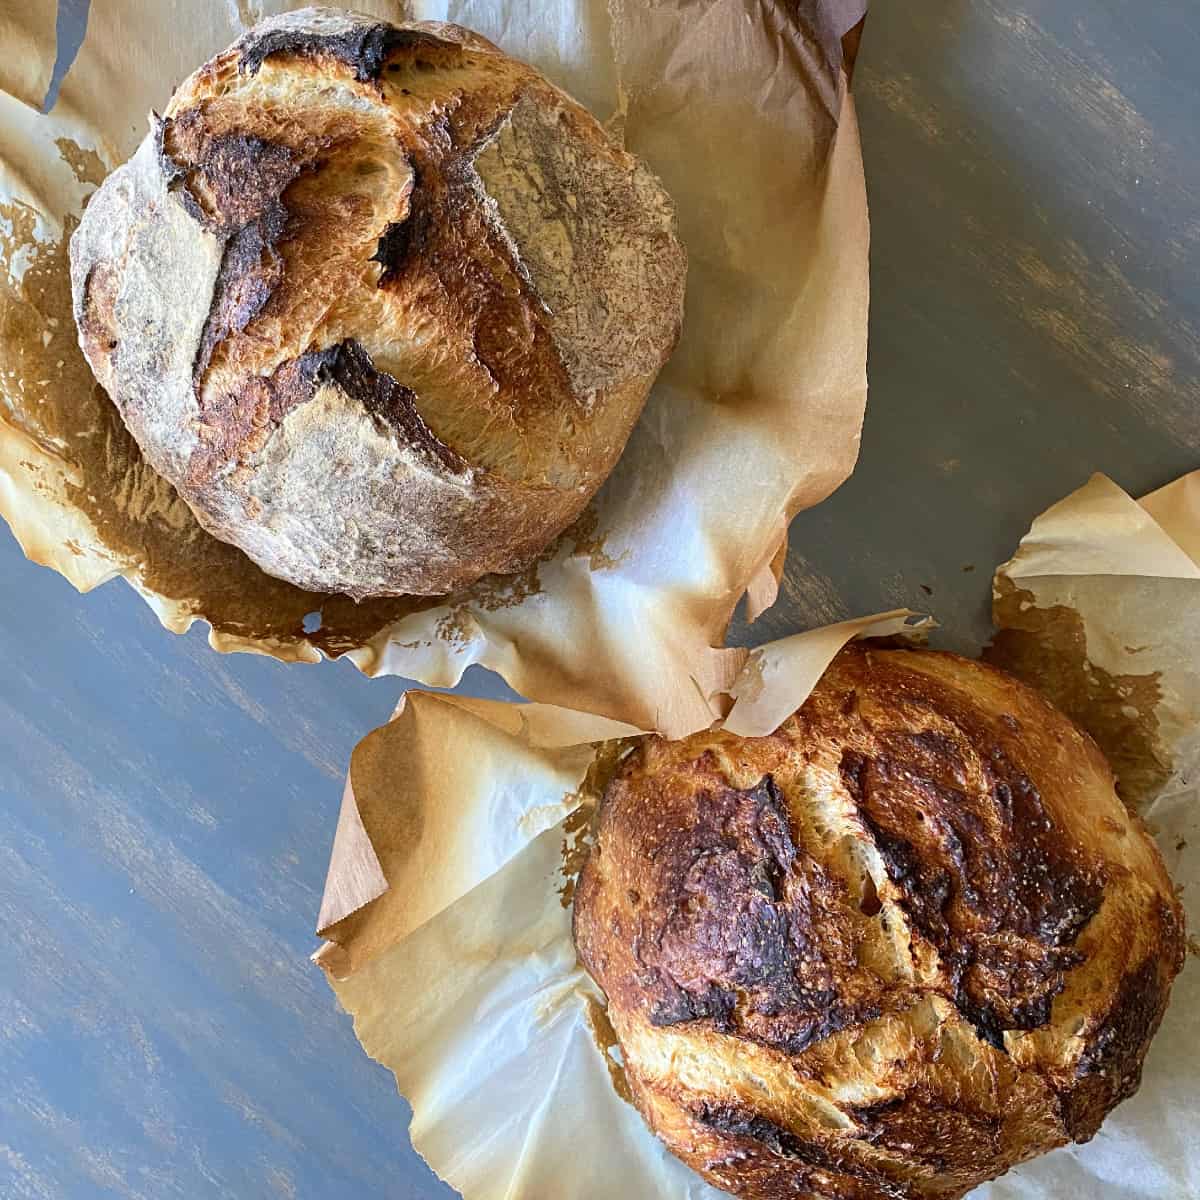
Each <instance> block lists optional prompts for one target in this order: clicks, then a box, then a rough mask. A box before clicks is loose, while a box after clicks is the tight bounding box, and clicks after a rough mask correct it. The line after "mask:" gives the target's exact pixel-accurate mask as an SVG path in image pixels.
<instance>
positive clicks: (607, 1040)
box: [586, 996, 633, 1104]
mask: <svg viewBox="0 0 1200 1200" xmlns="http://www.w3.org/2000/svg"><path fill="white" fill-rule="evenodd" d="M586 1019H587V1024H588V1029H590V1030H591V1033H592V1039H593V1040H594V1041H595V1043H596V1049H597V1050H599V1051H600V1055H601V1057H602V1058H603V1059H604V1065H605V1066H606V1067H607V1068H608V1078H609V1080H610V1081H611V1082H612V1085H613V1091H614V1092H616V1093H617V1095H618V1096H620V1097H621V1099H622V1100H624V1101H625V1103H626V1104H632V1103H633V1092H632V1091H631V1090H630V1087H629V1079H628V1077H627V1076H626V1074H625V1068H624V1066H622V1064H621V1062H620V1061H619V1060H618V1059H617V1058H616V1056H615V1053H620V1050H621V1043H620V1040H619V1039H618V1038H617V1031H616V1030H615V1029H614V1028H613V1027H612V1022H611V1021H610V1020H609V1019H608V1009H607V1008H606V1007H605V1006H604V1005H603V1004H601V1003H600V1001H599V1000H597V999H596V997H595V996H588V997H587V1010H586ZM614 1052H615V1053H614Z"/></svg>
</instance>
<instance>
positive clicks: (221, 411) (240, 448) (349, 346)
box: [191, 339, 468, 483]
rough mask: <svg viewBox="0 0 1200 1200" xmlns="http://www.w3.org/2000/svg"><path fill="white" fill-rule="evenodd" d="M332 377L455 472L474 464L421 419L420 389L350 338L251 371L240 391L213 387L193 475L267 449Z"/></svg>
mask: <svg viewBox="0 0 1200 1200" xmlns="http://www.w3.org/2000/svg"><path fill="white" fill-rule="evenodd" d="M329 383H333V384H336V385H337V386H338V387H339V388H341V390H342V391H343V392H345V394H346V395H347V396H349V397H350V398H351V399H352V400H355V401H357V402H358V403H359V404H361V405H362V407H363V408H364V409H365V410H366V411H367V412H368V413H369V414H370V415H371V417H372V418H373V419H374V421H375V423H376V426H377V427H378V428H379V429H380V430H381V432H391V433H394V434H395V435H396V436H397V438H398V439H399V440H400V442H401V443H402V444H404V445H407V446H409V447H411V448H413V449H414V450H415V451H416V452H417V453H418V454H420V455H421V456H422V457H424V458H425V459H426V460H427V461H429V462H430V463H431V464H437V465H438V466H440V467H442V468H445V469H446V470H449V471H452V472H455V473H461V472H463V471H466V470H468V464H467V463H466V462H464V461H463V459H462V458H460V457H459V455H457V454H456V453H455V452H454V451H453V450H452V449H451V448H450V447H449V446H447V445H446V444H445V443H444V442H442V441H439V439H438V438H437V437H436V436H435V435H434V433H433V432H432V431H431V430H430V428H429V427H428V426H427V425H426V424H425V422H424V421H423V420H422V418H421V415H420V413H419V411H418V410H417V402H416V393H415V392H413V391H412V389H411V388H407V387H405V386H404V385H403V384H402V383H400V381H399V380H397V379H396V378H394V377H393V376H392V375H389V374H388V373H387V372H386V371H380V370H377V369H376V367H375V365H374V363H373V362H372V361H371V356H370V355H369V354H368V353H367V352H366V350H364V349H363V347H362V346H361V345H360V344H359V343H358V342H356V341H354V340H352V339H351V340H347V341H344V342H339V343H338V344H337V345H336V346H329V347H327V348H325V349H323V350H310V351H308V352H307V353H305V354H302V355H300V356H299V357H297V358H293V359H289V360H288V361H287V362H285V363H283V364H281V365H280V366H279V367H277V368H276V369H275V371H273V372H272V373H271V374H270V375H267V376H251V377H249V378H247V379H246V381H245V382H244V384H243V386H242V387H241V388H239V389H237V390H236V391H234V392H227V393H224V394H221V395H217V394H209V395H208V397H207V402H206V404H205V407H204V410H203V419H202V425H201V430H202V432H201V443H202V449H201V450H200V451H199V452H198V453H197V454H195V455H194V456H193V459H192V466H191V480H192V482H193V483H201V482H203V481H204V480H206V479H208V478H210V477H211V476H212V474H213V473H214V472H215V471H217V470H219V469H220V468H221V467H222V466H223V465H224V464H226V463H228V462H231V461H244V460H245V458H246V457H248V456H249V455H252V454H253V453H255V452H256V451H257V450H259V449H261V448H262V446H263V445H265V443H266V440H267V438H268V437H269V436H270V434H271V433H272V432H274V430H276V429H277V428H278V427H279V425H280V424H281V423H282V422H283V420H284V418H285V417H286V416H287V415H288V413H290V412H291V411H292V410H293V409H294V408H297V407H298V406H299V405H301V404H304V403H307V402H308V401H309V400H311V399H312V398H313V396H315V395H316V393H317V391H318V390H319V389H320V388H321V387H322V386H323V385H325V384H329Z"/></svg>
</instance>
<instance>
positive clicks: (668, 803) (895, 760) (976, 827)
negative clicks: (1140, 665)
mask: <svg viewBox="0 0 1200 1200" xmlns="http://www.w3.org/2000/svg"><path fill="white" fill-rule="evenodd" d="M574 919H575V937H576V944H577V946H578V948H579V953H580V957H581V959H582V960H583V962H584V964H585V965H586V967H587V968H588V970H589V971H590V972H591V973H592V975H593V977H594V978H595V979H596V980H597V982H598V983H599V984H600V986H601V987H602V988H603V989H604V991H605V993H606V995H607V997H608V1003H609V1016H610V1019H611V1021H612V1024H613V1027H614V1029H615V1030H616V1033H617V1035H618V1037H619V1039H620V1042H621V1046H622V1051H623V1056H624V1062H625V1067H626V1073H627V1075H628V1078H629V1082H630V1086H631V1089H632V1093H633V1096H634V1098H635V1100H636V1102H637V1104H638V1106H639V1108H640V1109H641V1110H642V1112H643V1114H644V1115H645V1116H646V1118H647V1120H648V1121H649V1123H650V1125H651V1127H652V1128H653V1129H654V1130H655V1131H656V1132H657V1133H658V1134H659V1136H660V1137H662V1138H663V1139H664V1140H665V1141H666V1143H667V1145H668V1146H669V1147H670V1148H671V1149H672V1150H673V1151H674V1152H675V1153H676V1154H678V1155H679V1156H680V1157H681V1158H683V1159H684V1161H686V1162H688V1163H689V1164H690V1165H691V1166H693V1167H694V1168H695V1169H696V1170H698V1171H699V1172H700V1173H701V1174H703V1175H705V1176H706V1177H707V1178H708V1179H710V1180H711V1181H712V1182H713V1183H714V1184H716V1185H717V1186H718V1187H722V1188H725V1189H726V1190H728V1191H731V1192H733V1193H734V1194H736V1195H739V1196H743V1197H746V1198H748V1200H771V1198H773V1197H782V1196H789V1197H791V1196H797V1195H800V1196H804V1195H809V1196H822V1197H842V1198H845V1200H860V1198H861V1200H875V1198H877V1197H957V1196H961V1195H962V1194H963V1193H965V1192H966V1191H968V1190H969V1189H970V1188H972V1187H974V1186H976V1185H977V1184H978V1183H981V1182H983V1181H984V1180H986V1179H989V1178H992V1177H993V1176H995V1175H998V1174H1000V1173H1002V1172H1003V1171H1005V1170H1007V1169H1008V1168H1009V1167H1011V1166H1012V1165H1014V1164H1015V1163H1017V1162H1019V1161H1021V1160H1022V1159H1024V1158H1028V1157H1030V1156H1032V1155H1034V1154H1038V1153H1041V1152H1043V1151H1045V1150H1048V1149H1051V1148H1052V1147H1054V1146H1056V1145H1061V1144H1063V1143H1065V1142H1067V1141H1070V1140H1086V1139H1087V1138H1089V1137H1091V1136H1092V1135H1093V1134H1094V1133H1095V1131H1096V1129H1097V1128H1098V1126H1099V1123H1100V1121H1101V1120H1102V1119H1103V1116H1104V1115H1105V1113H1107V1112H1108V1110H1109V1109H1110V1108H1111V1107H1112V1106H1113V1105H1114V1104H1116V1103H1117V1102H1119V1101H1120V1100H1122V1099H1124V1098H1125V1097H1126V1096H1128V1095H1130V1094H1132V1092H1133V1091H1134V1090H1136V1087H1137V1085H1138V1081H1139V1076H1140V1070H1141V1064H1142V1060H1143V1059H1144V1057H1145V1053H1146V1050H1147V1048H1148V1046H1149V1042H1150V1039H1151V1037H1152V1036H1153V1034H1154V1032H1155V1030H1156V1029H1157V1027H1158V1023H1159V1021H1160V1020H1161V1017H1162V1013H1163V1010H1164V1008H1165V1005H1166V1001H1167V996H1168V993H1169V989H1170V984H1171V981H1172V979H1173V978H1174V976H1175V974H1176V973H1177V972H1178V970H1179V969H1180V966H1181V965H1182V952H1183V926H1182V915H1181V910H1180V908H1179V905H1178V902H1177V900H1176V897H1175V895H1174V892H1173V890H1172V888H1171V884H1170V881H1169V879H1168V877H1167V875H1166V873H1165V870H1164V868H1163V866H1162V862H1161V859H1160V858H1159V856H1158V854H1157V851H1156V849H1155V848H1154V846H1153V843H1152V842H1151V841H1150V839H1149V838H1148V837H1147V835H1146V834H1145V832H1144V830H1143V829H1142V828H1141V826H1140V824H1139V823H1138V822H1137V821H1136V819H1134V818H1132V817H1131V816H1130V815H1129V814H1128V813H1127V812H1126V810H1125V809H1124V807H1123V806H1122V805H1121V803H1120V801H1119V800H1118V798H1117V796H1116V794H1115V792H1114V790H1113V784H1112V775H1111V772H1110V771H1109V769H1108V766H1107V764H1106V763H1105V762H1104V759H1103V757H1102V756H1101V755H1100V753H1099V752H1098V751H1097V749H1096V747H1095V746H1094V744H1093V743H1092V742H1091V741H1090V739H1088V738H1087V737H1086V736H1085V735H1084V734H1082V733H1081V732H1080V731H1079V730H1077V729H1076V728H1075V727H1074V726H1073V725H1071V724H1070V722H1069V721H1067V719H1066V718H1065V717H1063V716H1062V715H1061V714H1059V713H1058V712H1057V711H1055V710H1054V709H1053V708H1051V706H1050V705H1049V704H1048V703H1047V702H1046V701H1045V700H1043V699H1042V698H1041V697H1040V696H1039V695H1038V694H1037V693H1036V692H1034V691H1032V690H1031V689H1029V688H1027V687H1025V686H1024V685H1022V684H1020V683H1018V682H1017V681H1016V680H1014V679H1012V678H1011V677H1009V676H1006V675H1004V674H1003V673H1002V672H999V671H996V670H995V669H993V668H990V667H986V666H984V665H982V664H980V663H974V662H969V661H967V660H965V659H961V658H957V657H955V656H953V655H948V654H938V653H933V652H925V651H906V650H885V649H879V648H872V647H868V646H863V645H852V646H850V647H848V648H847V649H845V650H844V651H843V652H842V653H841V654H840V655H839V656H838V657H837V658H836V659H835V660H834V662H833V663H832V664H831V666H830V668H829V670H828V671H827V672H826V674H825V676H824V677H823V678H822V680H821V681H820V683H819V684H818V686H817V688H816V689H815V690H814V692H813V694H812V695H811V697H810V698H809V700H808V701H807V703H806V704H805V705H804V706H803V707H802V708H801V709H800V711H799V712H797V713H796V714H795V715H794V716H793V717H791V718H789V719H788V721H786V722H785V723H784V724H783V726H782V727H781V728H780V729H779V730H778V731H776V733H774V734H773V735H771V736H770V737H765V738H753V739H739V738H735V737H733V736H732V735H728V734H725V733H721V732H711V733H703V734H697V735H694V736H693V737H691V738H687V739H685V740H683V741H681V742H674V743H671V742H665V741H662V740H661V739H648V740H647V741H646V742H645V743H643V745H642V746H641V747H639V748H638V749H637V750H636V751H635V752H633V753H632V754H631V755H630V756H629V757H628V758H627V759H626V760H625V762H624V763H623V764H622V766H621V769H620V771H619V773H618V775H617V776H616V778H615V779H614V780H613V782H612V784H611V785H610V787H609V789H608V791H607V793H606V795H605V799H604V802H603V804H602V805H601V809H600V814H599V818H598V830H597V839H596V845H595V847H594V849H593V852H592V855H591V857H590V858H589V861H588V863H587V865H586V867H585V869H584V871H583V874H582V876H581V878H580V882H579V886H578V889H577V891H576V897H575V918H574Z"/></svg>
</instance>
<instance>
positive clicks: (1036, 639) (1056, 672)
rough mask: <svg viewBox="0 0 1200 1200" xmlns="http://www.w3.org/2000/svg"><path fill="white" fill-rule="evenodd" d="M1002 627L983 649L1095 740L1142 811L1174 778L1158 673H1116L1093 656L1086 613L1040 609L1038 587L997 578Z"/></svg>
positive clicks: (1125, 794)
mask: <svg viewBox="0 0 1200 1200" xmlns="http://www.w3.org/2000/svg"><path fill="white" fill-rule="evenodd" d="M997 589H998V590H997V595H996V598H995V602H994V605H993V615H994V619H995V623H996V628H997V630H998V632H997V633H996V635H995V637H994V638H993V639H992V643H991V645H990V646H988V647H987V649H986V650H985V651H984V653H983V658H984V660H985V661H986V662H989V663H991V664H992V665H993V666H997V667H1001V668H1003V669H1004V670H1006V671H1009V672H1011V673H1012V674H1013V675H1015V676H1017V678H1018V679H1023V680H1024V681H1025V682H1026V683H1029V684H1031V685H1033V686H1034V687H1036V688H1037V689H1038V690H1039V691H1040V692H1041V693H1042V694H1043V695H1044V696H1046V697H1047V698H1048V699H1049V700H1050V702H1051V703H1052V704H1054V705H1056V706H1057V707H1058V708H1060V709H1061V710H1062V711H1063V712H1065V713H1066V714H1067V716H1069V717H1070V718H1071V719H1072V720H1073V721H1074V722H1075V723H1076V724H1077V725H1079V726H1080V727H1081V728H1082V729H1084V730H1085V731H1086V732H1087V733H1089V734H1091V736H1092V737H1093V738H1094V739H1095V741H1096V743H1097V745H1099V747H1100V749H1101V750H1102V751H1103V752H1104V754H1105V756H1106V757H1107V759H1108V761H1109V763H1110V765H1111V766H1112V769H1113V773H1114V774H1115V775H1116V780H1117V792H1118V793H1119V794H1120V796H1121V799H1122V800H1124V801H1125V804H1126V805H1127V806H1128V807H1129V808H1131V809H1133V810H1134V811H1137V810H1138V809H1140V808H1141V807H1142V806H1143V805H1144V804H1146V803H1148V802H1149V801H1150V800H1151V799H1153V797H1155V796H1156V795H1157V794H1158V793H1159V792H1160V791H1161V790H1162V787H1163V785H1164V784H1165V783H1166V782H1167V781H1168V780H1169V779H1170V778H1171V773H1172V763H1171V761H1170V759H1169V757H1168V755H1167V753H1166V749H1165V747H1164V746H1163V744H1162V739H1161V737H1160V734H1159V719H1158V704H1159V701H1160V700H1161V699H1162V688H1161V685H1160V682H1159V672H1157V671H1151V672H1148V673H1147V674H1144V675H1113V674H1110V673H1109V672H1108V671H1105V670H1104V669H1103V668H1101V667H1098V666H1096V665H1095V664H1094V663H1092V662H1090V661H1089V660H1088V656H1087V632H1086V630H1085V628H1084V624H1083V618H1082V617H1080V615H1079V614H1078V613H1077V612H1076V611H1075V610H1074V609H1073V608H1067V607H1066V606H1064V605H1057V604H1056V605H1052V606H1050V607H1048V608H1038V607H1037V606H1036V602H1035V598H1034V595H1033V593H1032V592H1029V591H1026V590H1024V589H1021V588H1018V587H1017V586H1016V585H1015V584H1014V583H1012V581H1011V580H1008V579H1005V578H1003V577H1000V578H998V579H997Z"/></svg>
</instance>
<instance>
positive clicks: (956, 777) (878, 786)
mask: <svg viewBox="0 0 1200 1200" xmlns="http://www.w3.org/2000/svg"><path fill="white" fill-rule="evenodd" d="M913 686H916V685H915V681H914V684H913ZM906 698H907V699H909V700H910V701H916V702H917V703H920V704H923V705H926V706H927V707H928V708H929V710H930V711H931V712H933V713H935V714H936V716H937V717H938V718H940V719H945V720H949V722H951V724H952V725H953V726H954V727H956V728H957V729H958V730H959V731H960V732H961V734H962V737H963V742H964V743H965V744H966V746H968V747H969V748H970V751H971V752H972V753H973V754H975V755H977V756H978V758H979V761H980V762H981V764H982V770H983V774H984V777H985V780H986V791H985V793H984V794H982V795H981V794H979V791H978V789H977V788H975V787H973V786H972V784H971V783H970V781H969V780H968V778H967V773H966V764H965V762H964V759H963V756H962V753H961V752H960V749H959V745H958V742H957V739H956V738H955V737H954V736H952V735H948V734H946V733H941V732H937V731H930V732H919V733H912V732H908V731H904V730H888V729H875V730H873V736H874V744H875V745H876V746H877V747H878V748H879V749H878V751H877V752H876V753H873V754H870V755H867V754H863V753H859V752H857V751H853V750H847V751H846V752H845V753H844V754H843V756H842V760H841V764H840V766H841V775H842V779H843V782H844V783H845V785H846V788H847V790H848V791H849V793H850V795H851V797H852V798H853V800H854V802H855V804H856V806H857V808H858V811H859V814H860V816H861V818H862V820H863V823H864V824H865V825H866V827H867V829H868V830H869V831H870V833H871V835H872V837H873V839H874V841H875V845H876V847H877V849H878V851H879V853H880V856H881V858H882V859H883V862H884V866H885V868H886V870H887V873H888V878H889V879H890V880H891V881H892V883H893V884H894V885H895V886H896V887H897V888H898V889H899V891H900V893H901V896H902V900H901V904H902V906H903V908H904V910H905V912H906V913H907V915H908V917H909V919H910V920H911V922H912V924H913V926H914V928H915V929H916V930H917V932H918V933H919V934H920V935H921V936H922V937H923V938H925V939H926V940H927V941H928V942H930V943H931V944H932V945H933V946H934V947H935V948H936V950H937V952H938V955H939V958H940V961H941V964H942V967H943V969H944V970H945V971H946V973H947V975H948V977H949V980H950V989H951V994H950V998H951V999H952V1000H953V1001H954V1003H955V1005H956V1006H957V1007H958V1009H959V1011H960V1012H961V1013H962V1014H963V1016H964V1017H965V1018H966V1019H967V1020H968V1021H970V1022H971V1024H972V1025H973V1026H974V1027H975V1029H976V1031H977V1032H978V1033H979V1035H980V1036H981V1037H982V1038H984V1039H985V1040H986V1041H988V1042H989V1043H990V1044H991V1045H993V1046H995V1047H996V1048H997V1049H1000V1050H1003V1049H1004V1032H1005V1031H1006V1030H1010V1029H1012V1030H1016V1029H1019V1030H1029V1029H1036V1028H1038V1027H1040V1026H1042V1025H1045V1024H1046V1023H1047V1022H1048V1021H1049V1020H1050V1012H1051V1005H1052V1003H1053V1000H1054V997H1055V996H1056V995H1057V994H1058V993H1059V992H1060V991H1061V990H1062V988H1063V985H1064V975H1065V972H1067V971H1068V970H1070V969H1071V968H1072V967H1075V966H1077V965H1078V964H1079V963H1080V962H1081V961H1082V957H1081V955H1080V954H1079V953H1078V952H1077V951H1076V950H1074V949H1073V947H1074V945H1075V942H1076V940H1077V939H1078V937H1079V934H1080V933H1081V932H1082V930H1083V929H1084V928H1085V926H1086V925H1087V923H1088V922H1089V921H1090V920H1091V919H1092V917H1093V916H1094V915H1095V914H1096V912H1097V911H1098V910H1099V908H1100V905H1101V902H1102V900H1103V893H1104V883H1105V873H1104V871H1103V870H1102V868H1101V867H1100V865H1099V864H1098V863H1097V862H1095V861H1093V860H1092V859H1091V858H1089V857H1088V856H1087V855H1086V854H1084V852H1083V851H1082V850H1081V849H1079V848H1077V847H1073V846H1071V845H1069V844H1068V843H1066V842H1065V840H1064V834H1063V832H1062V830H1061V829H1059V828H1057V827H1056V826H1055V823H1054V821H1053V820H1052V818H1051V816H1050V815H1049V813H1048V812H1047V809H1046V807H1045V805H1044V803H1043V802H1042V798H1041V795H1040V793H1039V792H1038V789H1037V788H1036V787H1035V786H1034V784H1033V782H1032V781H1031V780H1030V779H1029V777H1028V776H1027V775H1026V774H1025V773H1024V772H1022V771H1021V770H1019V769H1018V768H1017V767H1016V766H1015V765H1014V764H1013V763H1012V762H1011V761H1010V759H1009V757H1008V755H1007V754H1006V753H1005V751H1004V749H1003V748H1002V746H1001V745H1000V742H999V740H998V738H997V737H996V736H995V734H994V733H993V732H992V731H991V730H990V729H989V728H988V727H987V726H986V724H985V723H984V722H983V721H981V720H980V719H979V717H978V716H977V715H974V714H972V713H971V712H969V711H967V708H966V706H964V705H958V704H956V703H955V702H954V701H953V700H952V698H951V697H950V696H948V695H947V694H946V693H945V692H944V691H939V692H937V693H936V694H935V692H934V690H933V689H928V690H927V691H925V692H924V693H923V694H921V693H919V692H917V693H914V694H912V695H910V696H908V697H906ZM1006 728H1007V727H1006Z"/></svg>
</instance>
